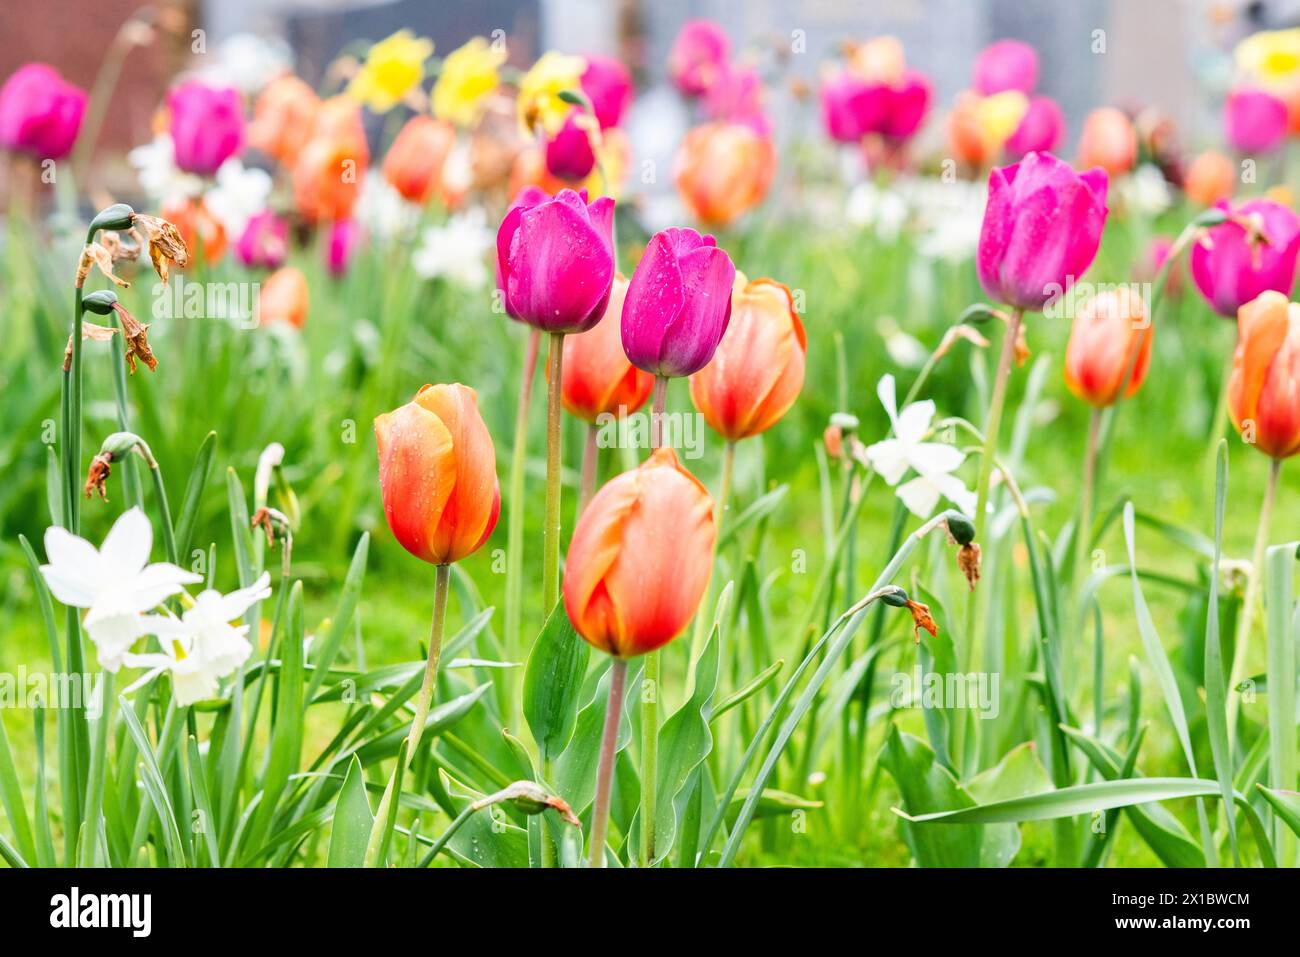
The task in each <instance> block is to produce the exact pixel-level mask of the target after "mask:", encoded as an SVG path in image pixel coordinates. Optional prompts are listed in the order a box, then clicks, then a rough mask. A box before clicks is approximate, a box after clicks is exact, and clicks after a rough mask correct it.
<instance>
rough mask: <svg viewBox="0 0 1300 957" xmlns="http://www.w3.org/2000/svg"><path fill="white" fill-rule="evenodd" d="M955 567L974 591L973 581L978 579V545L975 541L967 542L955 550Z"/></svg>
mask: <svg viewBox="0 0 1300 957" xmlns="http://www.w3.org/2000/svg"><path fill="white" fill-rule="evenodd" d="M957 567H958V568H959V569H960V570H961V573H962V574H963V575H965V576H966V583H967V584H968V585H970V590H971V591H974V590H975V583H976V582H978V581H979V580H980V547H979V545H978V544H977V543H975V542H969V543H968V544H966V545H963V546H962V547H961V548H959V549H958V550H957Z"/></svg>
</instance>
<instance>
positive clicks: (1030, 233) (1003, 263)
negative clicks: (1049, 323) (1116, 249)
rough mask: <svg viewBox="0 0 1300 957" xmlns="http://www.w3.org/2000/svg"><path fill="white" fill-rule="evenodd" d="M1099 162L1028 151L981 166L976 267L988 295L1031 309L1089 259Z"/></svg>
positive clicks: (1101, 196) (1098, 220)
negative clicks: (1082, 169) (1093, 165)
mask: <svg viewBox="0 0 1300 957" xmlns="http://www.w3.org/2000/svg"><path fill="white" fill-rule="evenodd" d="M1106 187H1107V177H1106V173H1105V171H1104V170H1101V169H1092V170H1089V171H1088V172H1086V173H1082V174H1080V173H1076V172H1075V171H1074V170H1073V169H1072V168H1071V167H1070V165H1069V164H1068V163H1065V162H1062V161H1061V160H1059V159H1057V158H1056V157H1055V156H1053V155H1052V154H1051V153H1029V154H1027V155H1026V156H1025V158H1024V159H1023V160H1021V161H1020V162H1019V163H1015V164H1014V165H1012V166H1006V167H1000V168H995V169H994V170H993V171H992V172H991V173H990V174H989V198H988V205H987V206H985V208H984V223H983V225H982V226H981V228H980V241H979V250H978V253H977V256H976V268H977V271H978V272H979V280H980V285H981V286H982V287H983V288H984V292H985V293H987V294H988V296H989V298H991V299H993V300H994V301H996V302H1002V303H1006V304H1007V305H1009V306H1015V307H1016V308H1019V309H1028V310H1033V311H1038V310H1040V309H1042V308H1043V306H1045V305H1046V304H1047V303H1049V302H1052V301H1054V300H1055V299H1057V298H1059V297H1060V295H1061V294H1062V293H1064V292H1065V290H1067V289H1068V288H1069V287H1070V286H1071V285H1072V284H1073V283H1074V282H1075V280H1077V279H1078V278H1079V277H1081V276H1082V275H1083V274H1084V272H1086V271H1087V269H1088V267H1089V266H1090V265H1092V260H1093V259H1094V257H1096V255H1097V247H1098V245H1099V244H1100V243H1101V231H1102V227H1104V226H1105V224H1106V214H1107V212H1108V210H1107V209H1106Z"/></svg>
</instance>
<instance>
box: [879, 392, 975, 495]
mask: <svg viewBox="0 0 1300 957" xmlns="http://www.w3.org/2000/svg"><path fill="white" fill-rule="evenodd" d="M876 395H877V397H879V399H880V404H881V405H883V406H884V407H885V412H886V413H887V414H888V415H889V421H890V424H891V425H892V426H893V430H894V435H893V437H892V438H888V439H884V440H882V441H880V442H876V443H875V444H874V445H869V446H867V449H866V458H867V461H868V462H869V463H870V464H871V467H872V468H873V469H875V470H876V472H877V473H878V474H879V475H880V477H881V478H882V479H884V480H885V482H887V483H888V484H889V485H891V486H894V485H896V486H898V488H897V492H896V494H897V495H898V498H899V501H901V502H902V503H903V504H904V505H905V506H906V507H907V509H908V511H910V512H911V513H912V514H913V515H916V516H917V517H919V518H929V517H930V515H931V513H933V512H934V509H935V506H936V505H938V504H939V499H940V497H943V498H946V499H947V500H948V501H950V502H952V503H953V504H954V505H956V506H957V507H958V508H959V509H961V510H962V511H963V512H965V513H966V514H967V515H974V514H975V496H974V494H972V493H971V492H970V491H969V490H968V489H967V488H966V485H965V483H964V482H962V480H961V479H959V478H958V477H957V476H956V475H953V474H952V473H953V472H955V471H956V470H957V468H958V467H959V466H960V465H961V464H962V462H964V461H966V455H965V453H964V452H962V451H961V450H960V449H958V448H956V447H954V446H951V445H948V444H947V443H944V442H926V441H925V436H926V435H927V433H929V431H930V423H931V421H933V419H934V412H935V407H934V402H932V401H930V400H929V399H926V400H924V401H922V402H913V403H912V404H911V405H909V406H907V407H906V408H904V409H903V410H902V412H899V411H898V403H897V400H896V399H895V386H894V377H893V376H892V375H886V376H884V377H883V378H881V380H880V383H879V384H878V385H877V386H876ZM909 471H914V472H916V477H915V478H913V479H911V480H910V481H908V482H904V483H903V484H902V485H898V483H899V482H900V481H902V478H903V476H904V475H906V474H907V473H908V472H909Z"/></svg>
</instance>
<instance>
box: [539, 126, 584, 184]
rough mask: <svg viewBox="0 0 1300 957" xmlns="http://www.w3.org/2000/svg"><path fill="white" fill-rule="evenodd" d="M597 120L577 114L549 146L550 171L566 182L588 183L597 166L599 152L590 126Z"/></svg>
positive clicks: (547, 155) (547, 166)
mask: <svg viewBox="0 0 1300 957" xmlns="http://www.w3.org/2000/svg"><path fill="white" fill-rule="evenodd" d="M595 122H596V121H595V120H594V119H592V118H591V117H590V116H588V115H587V114H585V113H581V112H576V111H575V112H574V113H571V114H570V115H569V118H568V119H566V120H565V121H564V126H562V127H560V131H559V132H558V133H556V134H555V136H554V137H552V138H551V139H550V140H548V141H547V143H546V170H547V172H549V173H550V174H551V175H552V176H557V177H559V178H560V179H566V180H581V179H584V178H585V177H586V176H587V175H588V174H589V173H590V172H591V171H592V169H594V168H595V166H596V152H595V150H594V149H593V148H592V145H591V133H590V131H589V130H588V126H591V125H594V124H595Z"/></svg>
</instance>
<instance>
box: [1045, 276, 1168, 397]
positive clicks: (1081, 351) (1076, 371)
mask: <svg viewBox="0 0 1300 957" xmlns="http://www.w3.org/2000/svg"><path fill="white" fill-rule="evenodd" d="M1154 331H1155V326H1154V325H1153V324H1152V323H1151V320H1150V319H1149V318H1148V317H1147V314H1146V307H1145V306H1144V305H1143V302H1142V299H1141V297H1140V296H1139V295H1138V294H1137V293H1136V292H1135V291H1134V290H1133V289H1131V288H1130V287H1128V286H1120V287H1119V288H1118V289H1116V290H1108V291H1105V292H1102V293H1100V294H1098V295H1097V296H1096V297H1094V298H1093V299H1090V300H1088V301H1087V302H1086V303H1084V304H1083V305H1082V306H1081V307H1080V308H1079V311H1078V313H1077V314H1076V315H1075V318H1074V324H1073V326H1071V328H1070V342H1069V344H1068V345H1067V346H1066V349H1065V384H1066V385H1067V386H1069V389H1070V391H1071V392H1073V393H1074V394H1075V395H1076V396H1078V397H1079V398H1080V399H1082V400H1083V401H1084V402H1087V403H1088V404H1089V405H1092V406H1095V407H1097V408H1105V407H1106V406H1108V405H1113V404H1114V403H1115V401H1116V400H1117V399H1118V398H1119V396H1120V391H1121V390H1123V393H1124V397H1125V398H1128V397H1129V396H1132V395H1133V393H1135V392H1137V390H1138V389H1139V388H1140V387H1141V385H1142V380H1143V379H1145V378H1146V374H1147V367H1148V366H1149V365H1150V362H1151V340H1152V338H1153V336H1154ZM1126 375H1127V377H1128V378H1127V382H1128V385H1127V386H1125V385H1124V382H1125V376H1126Z"/></svg>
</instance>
